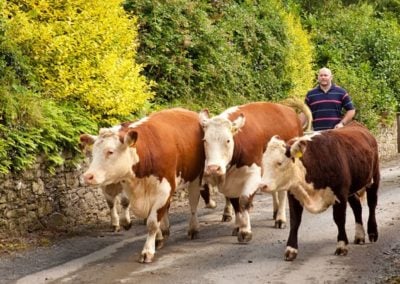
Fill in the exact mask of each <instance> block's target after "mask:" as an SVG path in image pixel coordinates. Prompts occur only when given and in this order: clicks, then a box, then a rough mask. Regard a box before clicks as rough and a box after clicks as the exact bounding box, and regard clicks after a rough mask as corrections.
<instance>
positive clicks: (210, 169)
mask: <svg viewBox="0 0 400 284" xmlns="http://www.w3.org/2000/svg"><path fill="white" fill-rule="evenodd" d="M224 174H225V172H224V171H223V170H222V168H221V166H218V165H208V166H206V168H205V170H204V176H206V177H208V176H215V177H218V176H222V175H224Z"/></svg>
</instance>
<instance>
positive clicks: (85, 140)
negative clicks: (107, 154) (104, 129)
mask: <svg viewBox="0 0 400 284" xmlns="http://www.w3.org/2000/svg"><path fill="white" fill-rule="evenodd" d="M96 139H97V136H94V135H90V134H82V135H81V136H79V141H80V143H79V149H80V150H81V151H86V150H88V148H89V147H90V146H92V145H93V144H94V142H95V141H96Z"/></svg>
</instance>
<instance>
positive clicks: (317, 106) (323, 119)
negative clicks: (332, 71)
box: [305, 84, 354, 131]
mask: <svg viewBox="0 0 400 284" xmlns="http://www.w3.org/2000/svg"><path fill="white" fill-rule="evenodd" d="M305 103H306V104H307V105H308V107H309V108H310V110H311V112H312V116H313V128H314V130H315V131H317V130H325V129H332V128H334V127H335V125H336V124H338V123H339V122H340V120H341V119H342V109H343V108H344V109H345V110H346V111H348V110H352V109H354V106H353V103H352V102H351V99H350V97H349V95H348V93H347V91H346V90H345V89H343V88H341V87H339V86H336V85H334V84H332V86H331V88H330V89H329V90H328V92H326V93H325V92H324V91H323V90H322V89H321V88H320V86H319V85H318V86H317V87H315V88H314V89H312V90H310V91H309V92H308V93H307V96H306V99H305Z"/></svg>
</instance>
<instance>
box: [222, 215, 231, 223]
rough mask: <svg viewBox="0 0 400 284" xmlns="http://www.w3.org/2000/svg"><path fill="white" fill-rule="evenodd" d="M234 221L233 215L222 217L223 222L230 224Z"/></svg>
mask: <svg viewBox="0 0 400 284" xmlns="http://www.w3.org/2000/svg"><path fill="white" fill-rule="evenodd" d="M230 221H232V216H231V215H222V222H230Z"/></svg>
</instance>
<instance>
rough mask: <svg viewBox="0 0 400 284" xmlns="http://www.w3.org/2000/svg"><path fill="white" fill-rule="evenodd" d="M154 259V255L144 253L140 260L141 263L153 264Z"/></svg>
mask: <svg viewBox="0 0 400 284" xmlns="http://www.w3.org/2000/svg"><path fill="white" fill-rule="evenodd" d="M153 258H154V254H153V253H149V252H148V253H142V254H141V255H140V258H139V262H140V263H152V262H153Z"/></svg>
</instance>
